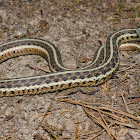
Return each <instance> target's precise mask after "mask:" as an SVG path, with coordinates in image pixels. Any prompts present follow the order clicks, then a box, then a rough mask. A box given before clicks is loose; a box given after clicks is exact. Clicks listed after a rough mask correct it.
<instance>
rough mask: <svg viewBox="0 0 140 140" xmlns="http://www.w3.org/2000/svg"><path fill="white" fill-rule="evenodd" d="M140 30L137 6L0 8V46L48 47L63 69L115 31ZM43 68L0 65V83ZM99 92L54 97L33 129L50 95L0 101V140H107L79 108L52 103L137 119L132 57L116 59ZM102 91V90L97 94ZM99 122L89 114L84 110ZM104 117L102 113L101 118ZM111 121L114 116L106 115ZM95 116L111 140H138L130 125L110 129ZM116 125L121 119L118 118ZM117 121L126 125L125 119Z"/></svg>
mask: <svg viewBox="0 0 140 140" xmlns="http://www.w3.org/2000/svg"><path fill="white" fill-rule="evenodd" d="M138 27H140V3H139V0H122V1H121V2H119V1H118V0H112V1H109V0H87V1H85V0H69V1H68V0H67V1H66V0H59V1H58V0H20V1H19V0H1V1H0V43H1V44H2V43H5V42H8V41H11V40H16V39H21V38H39V39H44V40H48V41H50V42H52V43H53V44H55V46H57V48H58V49H59V50H60V52H61V54H62V59H63V63H64V64H65V65H66V66H67V67H69V68H76V67H82V66H84V65H86V64H88V63H89V62H86V63H83V62H84V61H85V60H88V58H89V59H90V58H92V57H93V55H94V52H95V50H96V49H97V48H98V47H99V46H100V44H99V40H101V39H102V40H104V41H105V40H106V38H107V36H109V35H110V34H111V33H112V32H114V31H116V30H120V29H122V28H138ZM30 63H33V64H34V65H37V66H40V67H43V68H45V69H47V70H49V69H48V64H47V62H46V61H45V60H44V59H43V58H41V57H40V56H35V55H33V56H20V57H18V58H13V59H10V60H8V61H6V62H3V63H2V64H0V78H1V79H9V78H17V77H28V76H37V75H43V74H45V72H43V71H42V70H39V69H37V68H36V67H34V66H32V65H31V64H30ZM104 87H105V85H104V84H103V85H101V86H99V87H90V88H75V89H69V90H65V91H62V92H60V93H58V94H57V96H56V97H55V99H54V101H53V104H52V106H51V108H50V109H49V112H48V115H47V116H46V117H45V119H44V121H43V123H42V126H40V127H39V128H38V129H36V128H37V126H38V125H39V122H40V121H41V119H42V116H43V114H44V113H45V112H46V110H47V109H48V107H49V105H50V103H51V101H52V99H53V96H54V94H55V93H46V94H43V95H35V96H26V97H25V96H20V97H19V96H17V97H4V98H0V108H1V109H0V139H2V140H10V139H11V140H19V139H20V140H33V139H34V140H51V139H68V140H69V139H71V140H76V139H77V140H78V139H79V140H82V139H87V140H91V139H95V140H111V139H112V136H110V135H109V134H108V132H107V131H106V130H105V129H104V128H103V127H102V126H101V125H99V124H98V123H97V122H96V121H95V120H93V119H91V118H90V117H89V116H88V115H87V113H86V112H85V111H84V109H83V108H82V106H80V105H77V104H71V103H67V102H62V101H60V99H67V100H73V101H75V102H81V95H82V98H83V100H84V102H86V103H87V104H88V105H90V106H93V107H97V108H99V107H101V106H102V107H107V108H109V107H110V108H113V109H114V110H115V109H118V110H121V111H123V112H126V113H129V114H131V115H133V116H135V117H136V118H138V119H140V118H139V115H140V113H139V109H140V106H139V104H140V94H139V93H140V53H139V52H135V51H134V52H132V51H131V52H126V51H122V52H120V66H119V69H118V71H117V73H116V74H115V76H113V77H112V79H111V80H109V82H108V88H104ZM104 89H105V90H104ZM89 111H90V112H91V113H92V114H93V115H95V116H96V117H97V118H99V119H100V120H102V121H103V119H102V118H101V117H100V115H99V114H98V112H97V111H95V110H92V109H89ZM107 112H109V111H107ZM111 113H112V114H114V115H116V114H117V113H114V112H111ZM102 116H103V117H104V118H105V120H106V121H107V124H108V125H111V126H110V130H111V132H112V133H113V135H114V136H115V137H116V138H117V139H118V140H131V139H134V140H138V139H140V131H139V126H138V124H140V123H139V122H138V120H133V119H132V118H131V121H132V122H134V123H135V124H133V125H132V122H127V123H126V122H123V121H122V122H121V123H117V122H115V121H117V120H116V119H111V118H110V117H108V116H107V115H106V114H105V113H103V114H102ZM118 116H120V117H124V116H125V115H124V116H123V114H122V115H118ZM124 118H127V117H126V116H125V117H124Z"/></svg>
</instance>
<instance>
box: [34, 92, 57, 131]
mask: <svg viewBox="0 0 140 140" xmlns="http://www.w3.org/2000/svg"><path fill="white" fill-rule="evenodd" d="M56 95H57V92H56V93H55V94H54V96H53V99H52V101H51V103H50V105H49V107H48V108H47V110H46V113H45V114H44V117H43V118H42V120H41V121H40V123H39V125H38V127H37V129H38V128H39V126H40V125H41V123H42V122H43V120H44V118H45V117H46V115H47V113H48V111H49V109H50V108H51V106H52V104H53V101H54V99H55V96H56Z"/></svg>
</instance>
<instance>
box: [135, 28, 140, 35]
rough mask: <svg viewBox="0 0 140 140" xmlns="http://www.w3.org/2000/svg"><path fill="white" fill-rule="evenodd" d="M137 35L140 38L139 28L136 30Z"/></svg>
mask: <svg viewBox="0 0 140 140" xmlns="http://www.w3.org/2000/svg"><path fill="white" fill-rule="evenodd" d="M136 33H137V34H138V36H139V37H140V28H138V29H137V30H136Z"/></svg>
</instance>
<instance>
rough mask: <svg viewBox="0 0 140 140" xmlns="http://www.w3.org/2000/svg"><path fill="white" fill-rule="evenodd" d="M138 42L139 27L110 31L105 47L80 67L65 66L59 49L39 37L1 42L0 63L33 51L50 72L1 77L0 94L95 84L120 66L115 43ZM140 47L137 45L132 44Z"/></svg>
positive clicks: (10, 94) (28, 92)
mask: <svg viewBox="0 0 140 140" xmlns="http://www.w3.org/2000/svg"><path fill="white" fill-rule="evenodd" d="M133 41H140V28H138V29H122V30H120V31H116V32H114V33H112V34H111V35H110V36H109V37H108V38H107V40H106V43H105V45H104V47H100V48H99V49H98V50H97V51H96V53H95V55H94V59H93V62H92V63H91V64H90V65H88V66H86V67H84V68H81V69H74V70H72V69H68V68H66V67H65V66H64V65H63V63H62V59H61V55H60V52H59V51H58V49H57V48H56V47H55V46H54V45H53V44H52V43H50V42H47V41H44V40H40V39H21V40H16V41H11V42H8V43H5V44H2V45H0V63H2V62H4V61H6V60H8V59H10V58H13V57H17V56H20V55H29V54H35V55H40V56H42V57H44V58H45V59H46V60H47V61H48V63H49V67H50V69H51V70H52V73H49V74H46V75H42V76H34V77H25V78H16V79H8V80H0V97H3V96H15V95H25V94H39V93H44V92H54V91H59V90H63V89H67V88H72V87H78V86H97V85H100V84H102V83H104V82H105V81H107V80H109V79H110V78H111V77H112V75H113V74H114V73H115V72H116V70H117V68H118V65H119V51H118V46H119V45H121V44H123V43H127V42H133ZM134 43H135V42H134ZM134 43H132V44H133V46H134V47H135V46H136V47H137V50H140V46H139V45H134Z"/></svg>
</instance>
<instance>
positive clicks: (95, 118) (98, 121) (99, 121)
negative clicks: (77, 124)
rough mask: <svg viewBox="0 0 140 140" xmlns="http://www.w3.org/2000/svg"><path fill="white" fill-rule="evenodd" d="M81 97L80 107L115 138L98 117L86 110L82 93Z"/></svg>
mask: <svg viewBox="0 0 140 140" xmlns="http://www.w3.org/2000/svg"><path fill="white" fill-rule="evenodd" d="M80 98H81V102H82V107H83V110H84V111H85V112H86V113H87V115H88V116H89V117H90V118H91V119H92V120H93V121H95V122H96V123H98V124H99V125H101V126H102V127H103V128H104V129H105V130H106V131H107V133H108V134H109V135H110V136H111V135H112V136H113V137H114V138H115V139H117V138H116V137H115V136H114V135H113V134H112V132H111V131H110V130H109V128H108V127H107V125H106V124H105V123H104V122H103V121H101V120H100V119H98V118H97V117H96V116H95V115H93V113H91V112H90V111H88V110H87V109H86V107H85V105H84V101H83V99H82V95H81V96H80Z"/></svg>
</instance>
